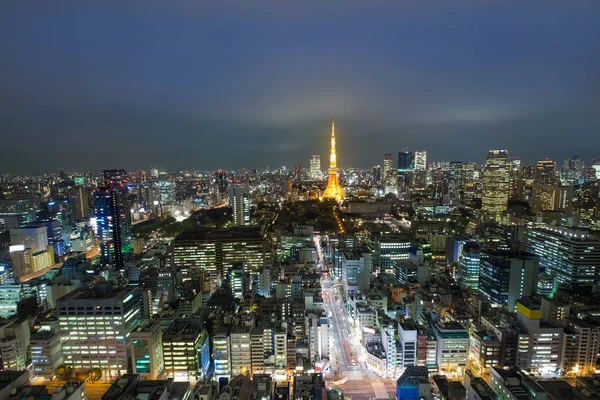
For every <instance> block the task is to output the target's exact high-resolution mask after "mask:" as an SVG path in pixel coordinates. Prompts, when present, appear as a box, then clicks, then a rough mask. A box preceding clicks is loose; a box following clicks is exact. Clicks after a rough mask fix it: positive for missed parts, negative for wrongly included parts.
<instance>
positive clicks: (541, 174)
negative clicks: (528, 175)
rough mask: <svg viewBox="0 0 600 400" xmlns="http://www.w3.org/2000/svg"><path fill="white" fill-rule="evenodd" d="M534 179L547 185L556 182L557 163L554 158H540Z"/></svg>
mask: <svg viewBox="0 0 600 400" xmlns="http://www.w3.org/2000/svg"><path fill="white" fill-rule="evenodd" d="M534 180H535V182H536V183H543V184H547V185H554V184H556V163H555V162H554V161H552V160H548V159H545V160H540V161H538V162H537V164H536V165H535V173H534Z"/></svg>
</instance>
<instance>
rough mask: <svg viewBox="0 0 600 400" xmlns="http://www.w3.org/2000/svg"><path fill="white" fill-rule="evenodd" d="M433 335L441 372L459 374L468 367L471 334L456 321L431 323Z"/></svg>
mask: <svg viewBox="0 0 600 400" xmlns="http://www.w3.org/2000/svg"><path fill="white" fill-rule="evenodd" d="M430 326H431V328H432V331H433V334H434V336H435V338H436V340H437V364H438V367H439V368H440V371H442V372H445V373H453V372H454V373H459V374H461V373H462V371H464V370H465V368H466V366H467V357H468V354H469V334H468V333H467V330H466V329H465V328H464V327H463V326H462V325H461V324H459V323H458V322H456V321H450V320H448V321H441V320H438V321H436V322H433V321H432V322H431V323H430Z"/></svg>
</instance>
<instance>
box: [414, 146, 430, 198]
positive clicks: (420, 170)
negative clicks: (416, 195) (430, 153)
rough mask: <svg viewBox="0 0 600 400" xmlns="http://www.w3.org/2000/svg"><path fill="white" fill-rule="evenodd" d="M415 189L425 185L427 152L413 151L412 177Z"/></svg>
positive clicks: (422, 187)
mask: <svg viewBox="0 0 600 400" xmlns="http://www.w3.org/2000/svg"><path fill="white" fill-rule="evenodd" d="M413 186H414V187H415V189H424V188H426V187H427V152H426V151H424V150H423V151H415V173H414V177H413Z"/></svg>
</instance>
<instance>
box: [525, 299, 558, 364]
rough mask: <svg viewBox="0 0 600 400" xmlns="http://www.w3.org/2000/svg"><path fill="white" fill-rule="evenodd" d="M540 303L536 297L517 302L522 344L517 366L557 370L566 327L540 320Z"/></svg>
mask: <svg viewBox="0 0 600 400" xmlns="http://www.w3.org/2000/svg"><path fill="white" fill-rule="evenodd" d="M541 315H542V312H541V306H540V304H539V302H537V301H536V300H535V299H533V298H521V299H519V301H517V324H518V325H519V328H520V332H519V347H518V352H517V366H518V367H519V368H521V369H527V370H529V369H532V370H535V371H538V372H554V371H556V370H557V369H558V368H560V365H561V357H562V353H563V346H562V339H563V328H561V327H558V326H554V325H551V324H550V323H548V322H546V321H541Z"/></svg>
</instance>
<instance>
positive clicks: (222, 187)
mask: <svg viewBox="0 0 600 400" xmlns="http://www.w3.org/2000/svg"><path fill="white" fill-rule="evenodd" d="M215 183H216V184H217V188H218V190H219V192H221V193H225V191H226V190H227V177H226V176H225V171H223V170H222V169H220V170H218V171H216V172H215Z"/></svg>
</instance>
